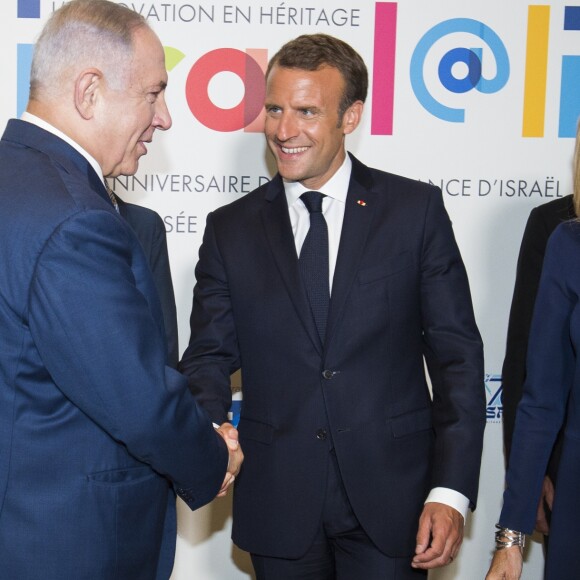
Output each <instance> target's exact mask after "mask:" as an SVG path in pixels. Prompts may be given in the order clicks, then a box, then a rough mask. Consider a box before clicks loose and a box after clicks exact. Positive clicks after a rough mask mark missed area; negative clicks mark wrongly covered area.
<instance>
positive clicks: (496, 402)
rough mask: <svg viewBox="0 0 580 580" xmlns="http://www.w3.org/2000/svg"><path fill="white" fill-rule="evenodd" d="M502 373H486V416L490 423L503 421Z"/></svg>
mask: <svg viewBox="0 0 580 580" xmlns="http://www.w3.org/2000/svg"><path fill="white" fill-rule="evenodd" d="M502 391H503V387H502V381H501V375H488V374H486V375H485V396H486V400H487V407H486V416H487V422H488V423H501V418H502V415H503V403H502V398H501V397H502Z"/></svg>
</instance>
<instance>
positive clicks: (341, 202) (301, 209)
mask: <svg viewBox="0 0 580 580" xmlns="http://www.w3.org/2000/svg"><path fill="white" fill-rule="evenodd" d="M351 171H352V161H351V159H350V157H349V156H348V155H346V157H345V160H344V162H343V164H342V165H341V166H340V168H339V169H338V171H337V172H336V173H335V174H334V175H333V176H332V177H331V178H330V179H329V180H328V181H327V182H326V183H325V184H324V185H323V186H322V187H321V188H320V189H318V190H317V191H319V192H320V193H323V194H324V195H325V197H324V198H323V200H322V214H323V215H324V219H325V220H326V225H327V227H328V270H329V271H328V276H329V282H330V292H331V294H332V280H333V278H334V270H335V268H336V257H337V255H338V246H339V244H340V234H341V231H342V222H343V220H344V208H345V205H346V195H347V193H348V186H349V183H350V173H351ZM284 191H285V192H286V201H287V202H288V211H289V213H290V224H291V225H292V233H293V234H294V243H295V244H296V254H297V255H298V256H300V250H301V249H302V244H303V243H304V239H305V238H306V234H307V233H308V229H309V228H310V213H309V211H308V209H306V206H305V205H304V203H303V202H302V200H301V199H300V196H301V195H302V194H303V193H304V192H305V191H310V190H309V189H307V188H306V187H304V186H303V185H302V184H301V183H299V182H297V181H284ZM428 502H439V503H444V504H446V505H449V506H451V507H452V508H455V509H456V510H457V511H458V512H459V513H460V514H461V515H462V516H463V519H465V516H466V514H467V510H468V509H469V500H468V499H467V498H466V497H465V496H464V495H463V494H462V493H459V492H458V491H455V490H453V489H449V488H447V487H435V488H433V489H432V490H431V492H430V493H429V496H428V497H427V500H426V501H425V503H428Z"/></svg>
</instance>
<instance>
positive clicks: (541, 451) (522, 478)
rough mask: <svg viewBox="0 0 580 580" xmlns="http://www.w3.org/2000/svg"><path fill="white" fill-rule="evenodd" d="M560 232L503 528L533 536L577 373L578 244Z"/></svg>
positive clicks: (530, 363)
mask: <svg viewBox="0 0 580 580" xmlns="http://www.w3.org/2000/svg"><path fill="white" fill-rule="evenodd" d="M569 231H572V230H569V226H564V225H562V226H560V227H559V228H558V229H557V230H556V232H555V233H554V234H553V235H552V237H551V238H550V240H549V242H548V246H547V250H546V256H545V260H544V266H543V270H542V275H541V279H540V287H539V290H538V295H537V299H536V304H535V308H534V315H533V319H532V326H531V329H530V339H529V346H528V353H529V356H528V359H527V369H526V381H525V384H524V389H523V395H522V399H521V401H520V404H519V406H518V409H517V413H516V421H515V429H514V435H513V441H514V442H516V443H517V445H516V444H514V445H513V446H512V452H511V455H510V463H509V467H508V471H507V475H506V481H507V487H506V491H505V493H504V507H503V510H502V513H501V517H500V524H501V525H502V526H507V527H510V528H511V529H515V530H520V531H522V532H526V533H531V532H532V531H533V529H534V526H535V523H536V508H537V505H538V500H539V498H540V493H541V488H542V482H543V479H544V474H545V473H546V466H547V464H548V459H549V456H550V453H551V450H552V446H553V444H554V440H555V439H556V435H557V433H558V431H559V429H560V427H561V425H562V423H563V421H564V416H565V410H566V402H567V400H568V396H569V393H570V389H571V386H572V384H573V380H574V373H575V363H576V360H575V352H574V347H573V344H572V340H571V330H570V320H571V316H572V314H573V311H574V308H575V307H576V305H577V303H578V292H579V290H580V288H579V286H580V284H579V283H578V276H577V274H576V272H578V269H579V268H580V263H579V260H578V255H579V254H580V252H579V249H580V248H579V242H578V239H577V234H578V230H577V229H575V230H573V231H574V232H575V236H576V239H572V238H570V237H569Z"/></svg>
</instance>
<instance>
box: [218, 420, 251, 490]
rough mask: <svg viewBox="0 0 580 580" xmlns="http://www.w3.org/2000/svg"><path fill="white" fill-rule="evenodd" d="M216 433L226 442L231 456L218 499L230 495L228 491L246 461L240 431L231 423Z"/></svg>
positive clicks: (219, 428) (222, 425)
mask: <svg viewBox="0 0 580 580" xmlns="http://www.w3.org/2000/svg"><path fill="white" fill-rule="evenodd" d="M216 431H217V432H218V433H219V434H220V435H221V436H222V437H223V439H224V441H225V442H226V445H227V447H228V454H229V461H228V470H227V472H226V476H225V478H224V482H223V484H222V486H221V489H220V490H219V492H218V494H217V497H223V496H224V495H226V494H227V493H228V489H229V488H230V486H231V485H232V483H234V481H235V479H236V475H238V473H239V472H240V467H241V466H242V462H243V461H244V454H243V452H242V448H241V446H240V442H239V441H238V430H237V429H236V428H235V427H234V426H233V425H232V424H231V423H227V422H226V423H222V424H221V425H220V426H219V427H218V428H217V429H216Z"/></svg>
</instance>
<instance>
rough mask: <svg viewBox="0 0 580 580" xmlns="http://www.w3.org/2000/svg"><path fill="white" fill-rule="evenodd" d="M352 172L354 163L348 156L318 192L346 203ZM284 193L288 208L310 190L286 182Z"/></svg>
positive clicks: (298, 183) (291, 182) (295, 182)
mask: <svg viewBox="0 0 580 580" xmlns="http://www.w3.org/2000/svg"><path fill="white" fill-rule="evenodd" d="M351 171H352V161H351V159H350V155H348V154H347V155H345V157H344V161H343V162H342V165H341V166H340V167H339V168H338V170H337V172H336V173H335V174H334V175H333V176H332V177H331V178H330V179H329V180H328V181H327V182H326V183H325V184H324V185H323V186H322V187H321V188H320V189H318V190H317V191H320V193H323V194H324V195H326V196H328V197H332V198H333V199H335V200H337V201H340V202H341V203H346V195H347V193H348V185H349V183H350V173H351ZM284 191H285V192H286V199H287V200H288V206H291V205H294V204H295V203H296V202H297V201H298V199H299V198H300V196H301V195H302V194H303V193H304V192H305V191H310V190H309V189H308V188H306V187H304V186H303V185H302V184H301V183H300V182H299V181H284Z"/></svg>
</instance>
